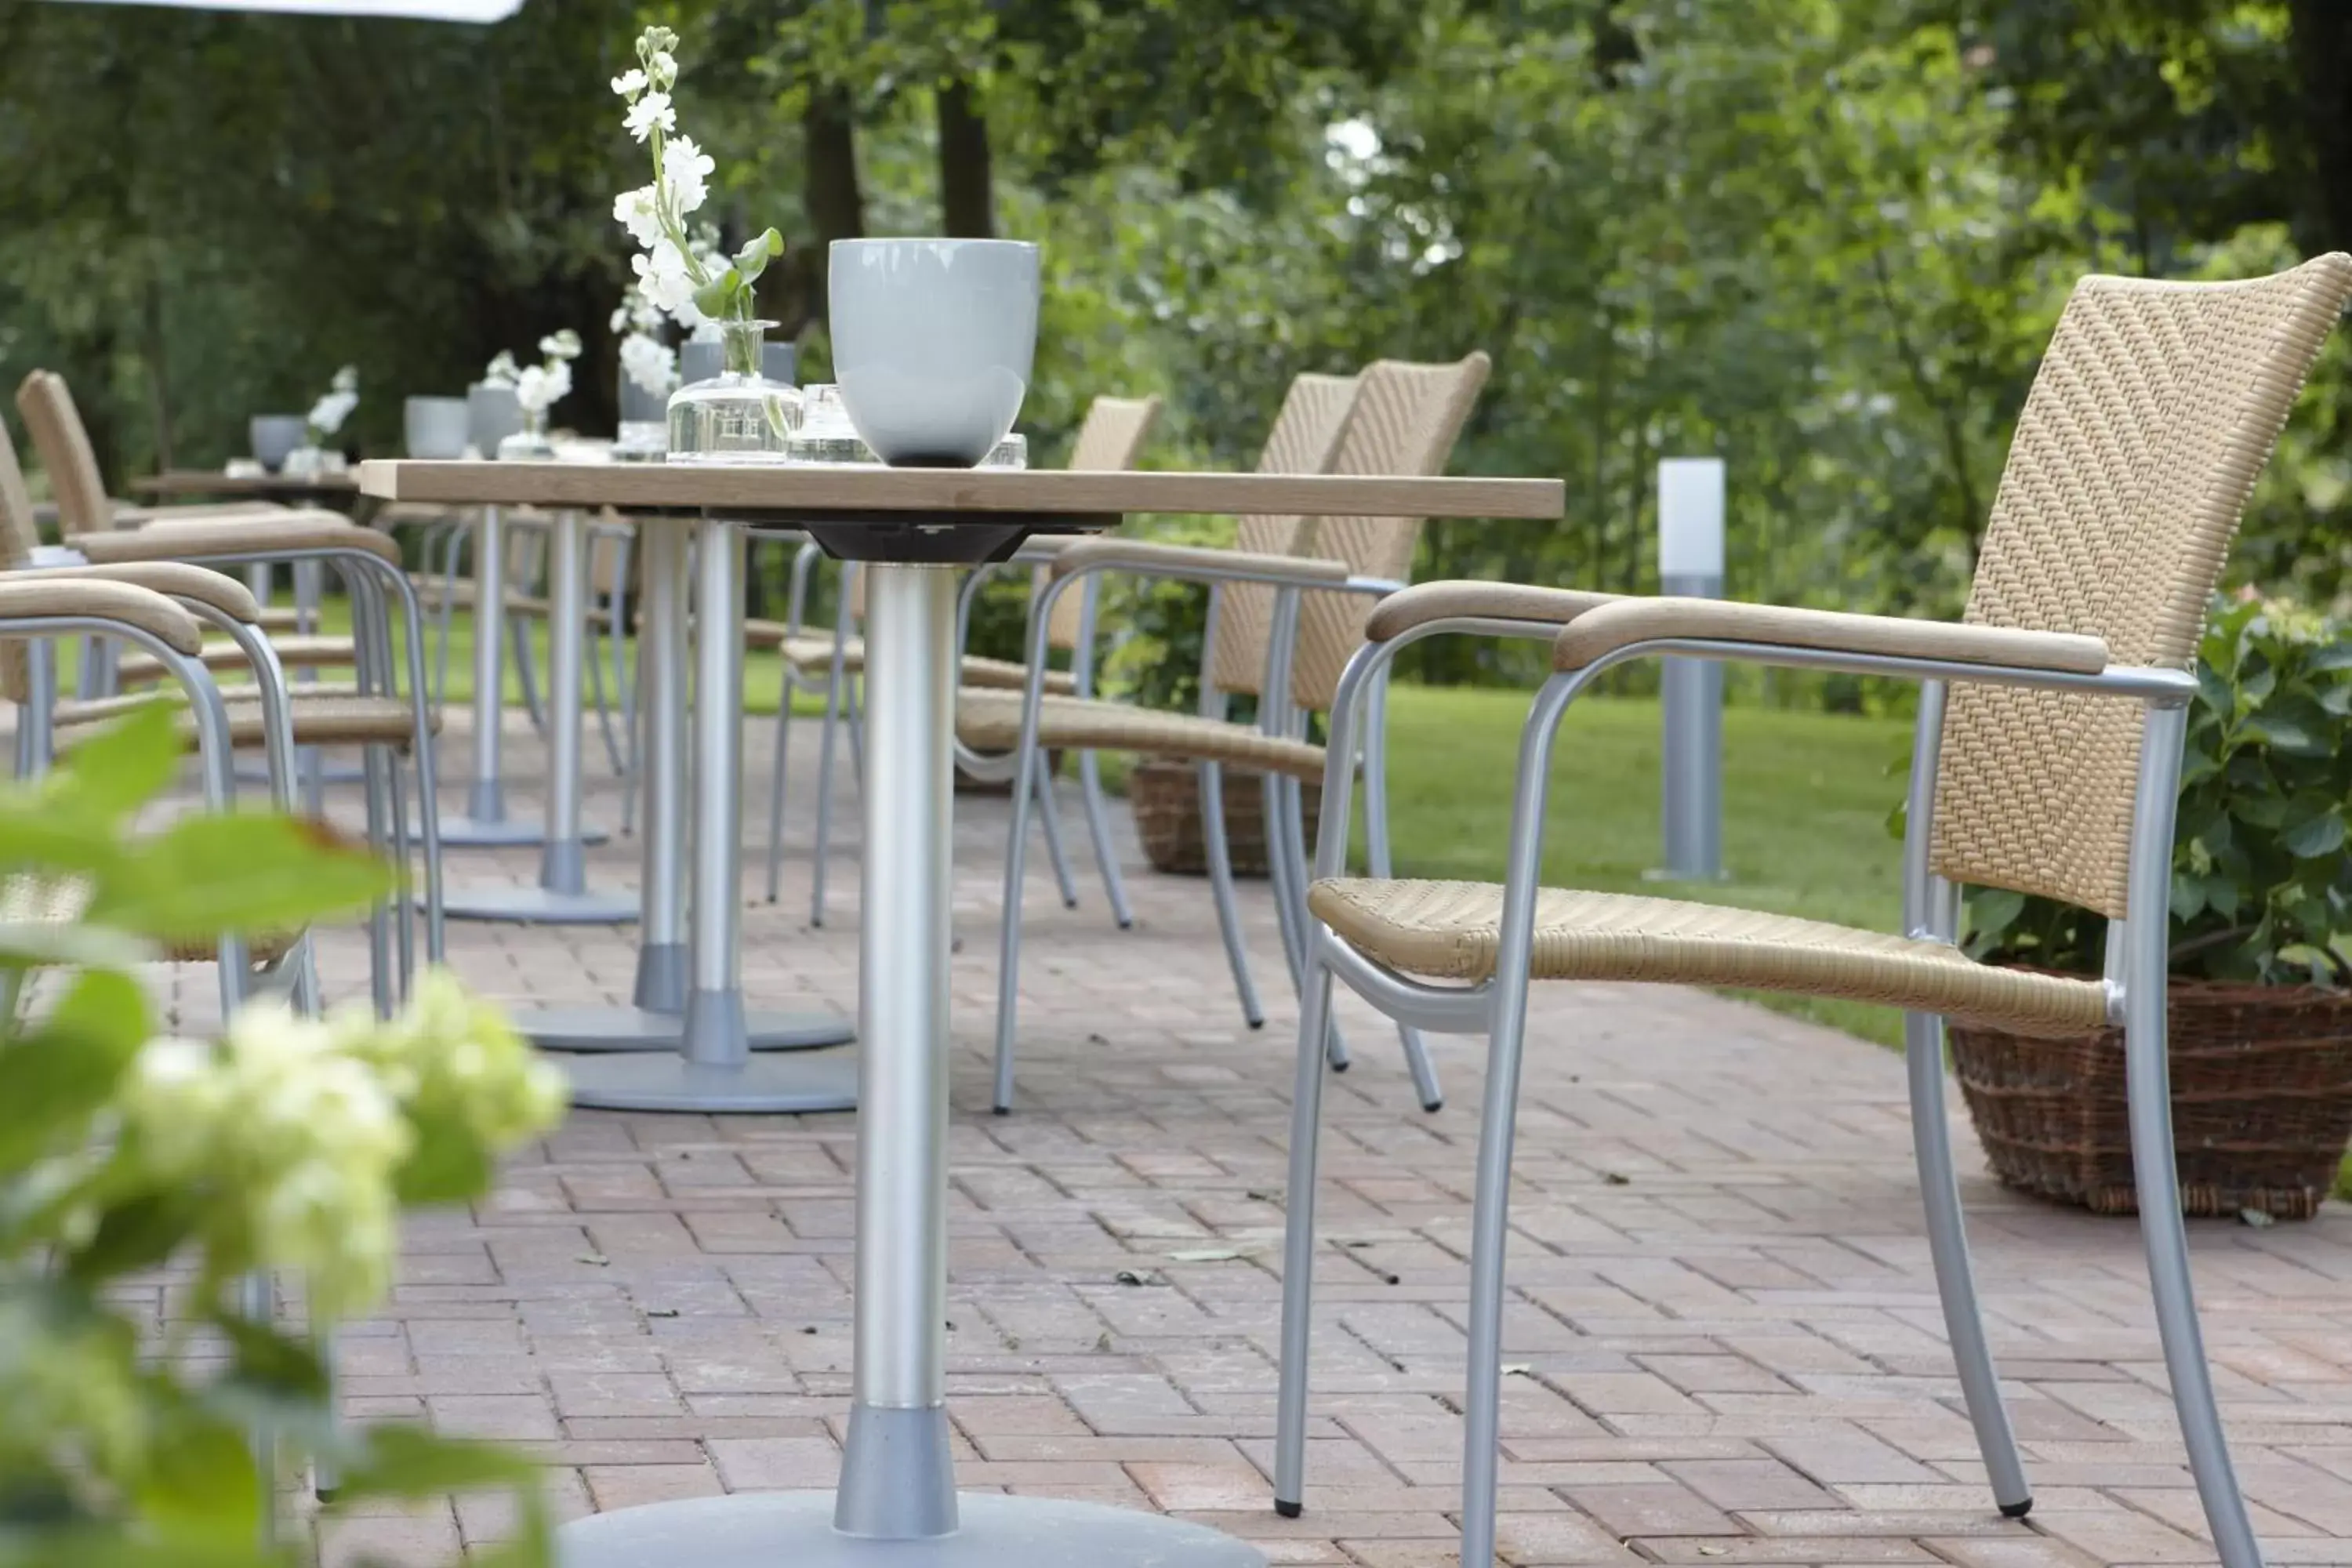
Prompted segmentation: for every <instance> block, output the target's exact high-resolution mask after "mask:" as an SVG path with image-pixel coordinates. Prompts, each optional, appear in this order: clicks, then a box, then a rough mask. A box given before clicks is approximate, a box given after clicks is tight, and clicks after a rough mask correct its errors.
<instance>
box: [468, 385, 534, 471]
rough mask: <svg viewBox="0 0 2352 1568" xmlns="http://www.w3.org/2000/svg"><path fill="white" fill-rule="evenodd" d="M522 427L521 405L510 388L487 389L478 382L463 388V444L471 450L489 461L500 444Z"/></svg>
mask: <svg viewBox="0 0 2352 1568" xmlns="http://www.w3.org/2000/svg"><path fill="white" fill-rule="evenodd" d="M521 428H522V405H521V404H520V402H518V401H516V399H515V395H514V388H513V387H511V386H486V385H484V384H482V383H480V382H476V383H475V384H473V385H471V386H469V387H467V389H466V441H467V445H469V446H471V447H473V448H474V450H476V451H477V452H479V453H480V454H481V455H482V456H483V457H485V458H488V457H490V456H492V455H494V454H495V453H496V452H497V451H498V449H499V442H501V441H503V440H505V439H506V438H507V437H509V436H511V435H513V434H515V433H516V432H517V431H519V430H520V429H521Z"/></svg>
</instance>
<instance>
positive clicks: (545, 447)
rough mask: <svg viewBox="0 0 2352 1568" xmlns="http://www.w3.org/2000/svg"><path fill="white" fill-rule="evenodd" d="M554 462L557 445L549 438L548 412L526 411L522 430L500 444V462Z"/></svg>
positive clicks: (523, 414) (502, 440) (539, 410)
mask: <svg viewBox="0 0 2352 1568" xmlns="http://www.w3.org/2000/svg"><path fill="white" fill-rule="evenodd" d="M554 460H555V443H554V442H552V441H551V440H549V439H548V438H547V410H546V409H544V408H526V409H524V410H523V411H522V428H521V429H520V430H518V431H516V432H515V433H514V434H513V435H511V436H508V437H504V438H503V439H501V440H500V441H499V462H501V463H551V462H553V461H554Z"/></svg>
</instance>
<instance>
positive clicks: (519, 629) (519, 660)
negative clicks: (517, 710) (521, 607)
mask: <svg viewBox="0 0 2352 1568" xmlns="http://www.w3.org/2000/svg"><path fill="white" fill-rule="evenodd" d="M507 640H508V641H509V642H510V643H512V644H513V645H514V661H515V680H516V681H517V682H518V683H519V684H520V686H521V687H522V710H523V711H524V712H525V713H527V714H529V715H530V727H531V728H532V729H534V730H536V731H539V732H540V733H541V734H542V735H544V734H546V733H547V710H546V709H545V708H544V707H542V706H541V704H540V700H539V671H538V668H537V666H536V664H535V663H534V660H535V659H536V658H537V656H536V655H534V654H533V653H532V652H531V647H530V623H529V622H527V621H525V620H524V619H523V618H522V617H521V616H508V617H507Z"/></svg>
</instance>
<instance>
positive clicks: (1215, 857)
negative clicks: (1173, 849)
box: [1200, 763, 1265, 1029]
mask: <svg viewBox="0 0 2352 1568" xmlns="http://www.w3.org/2000/svg"><path fill="white" fill-rule="evenodd" d="M1200 777H1201V840H1202V846H1203V847H1205V848H1206V849H1207V851H1208V855H1209V896H1210V897H1211V898H1212V899H1213V900H1215V902H1216V906H1217V931H1218V934H1219V935H1221V936H1223V938H1224V939H1225V963H1226V964H1227V965H1228V966H1229V967H1230V968H1231V969H1232V970H1233V972H1234V995H1236V996H1238V997H1240V998H1241V1004H1242V1017H1243V1018H1244V1020H1245V1021H1246V1022H1247V1023H1248V1024H1249V1026H1250V1027H1251V1028H1253V1029H1263V1028H1265V1008H1264V1007H1261V1006H1260V1005H1258V1000H1257V983H1256V982H1255V980H1253V979H1252V978H1251V977H1250V967H1249V954H1248V952H1246V951H1245V950H1244V948H1243V946H1242V911H1241V907H1240V905H1239V904H1238V903H1237V902H1236V901H1235V900H1234V856H1233V846H1232V845H1231V844H1230V843H1229V842H1228V841H1227V840H1226V837H1225V782H1224V773H1223V769H1221V768H1219V767H1218V766H1217V764H1216V763H1201V764H1200Z"/></svg>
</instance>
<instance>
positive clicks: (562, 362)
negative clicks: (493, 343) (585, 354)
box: [482, 327, 580, 414]
mask: <svg viewBox="0 0 2352 1568" xmlns="http://www.w3.org/2000/svg"><path fill="white" fill-rule="evenodd" d="M539 352H540V353H541V356H542V357H541V363H538V364H533V365H521V366H518V365H517V364H516V363H515V357H514V355H513V354H511V353H509V352H507V351H506V350H504V349H500V350H499V354H498V357H497V358H496V359H493V360H492V361H490V363H489V367H488V369H487V370H485V371H483V372H482V384H483V385H484V386H499V387H505V388H507V389H509V391H511V392H512V393H513V394H514V395H515V401H516V402H517V403H519V404H520V405H522V406H523V408H524V409H525V410H527V411H528V412H530V413H532V414H544V413H546V412H547V411H548V410H549V409H551V408H552V407H554V406H555V405H557V404H559V403H561V402H562V401H563V399H564V397H565V395H567V394H569V393H570V392H571V391H572V361H573V360H575V359H578V358H579V357H580V334H579V333H578V332H575V331H572V329H571V328H570V327H566V328H564V329H563V330H562V331H557V332H550V333H549V334H548V335H547V336H545V337H543V338H541V339H540V340H539Z"/></svg>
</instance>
